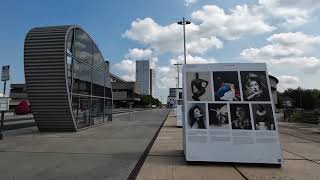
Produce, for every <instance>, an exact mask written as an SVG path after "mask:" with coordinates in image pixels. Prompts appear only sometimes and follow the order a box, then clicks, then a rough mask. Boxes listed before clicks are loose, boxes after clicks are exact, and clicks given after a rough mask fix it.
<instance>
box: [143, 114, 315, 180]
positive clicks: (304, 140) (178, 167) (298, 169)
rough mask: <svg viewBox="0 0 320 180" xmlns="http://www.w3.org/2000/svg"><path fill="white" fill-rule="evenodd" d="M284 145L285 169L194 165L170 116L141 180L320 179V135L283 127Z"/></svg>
mask: <svg viewBox="0 0 320 180" xmlns="http://www.w3.org/2000/svg"><path fill="white" fill-rule="evenodd" d="M279 126H280V141H281V146H282V152H283V156H284V164H283V166H282V167H281V168H275V167H255V166H244V165H221V164H214V163H207V164H204V165H191V164H187V163H186V162H185V158H184V155H183V148H182V128H177V127H176V120H175V117H172V116H171V115H169V116H168V118H167V120H166V122H165V124H164V126H163V127H162V129H161V131H160V133H159V136H158V137H157V139H156V141H155V143H154V145H153V147H152V149H151V151H150V153H149V155H148V156H147V158H146V161H145V163H144V164H143V167H142V168H141V170H140V173H139V176H138V177H137V179H139V180H156V179H157V180H160V179H161V180H180V179H181V180H187V179H192V180H200V179H201V180H214V179H218V180H220V179H224V180H238V179H250V180H251V179H254V180H255V179H256V180H264V179H272V180H275V179H279V180H280V179H281V180H319V179H320V133H317V132H314V131H316V130H315V129H317V127H314V126H313V128H312V130H311V129H308V128H306V127H305V126H304V127H303V128H302V129H301V127H300V126H299V127H297V126H293V125H292V124H291V125H290V126H289V125H288V124H285V123H280V125H279Z"/></svg>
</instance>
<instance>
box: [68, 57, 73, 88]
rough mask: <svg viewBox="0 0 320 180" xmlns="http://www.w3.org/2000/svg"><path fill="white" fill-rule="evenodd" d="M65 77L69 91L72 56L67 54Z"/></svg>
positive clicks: (70, 86)
mask: <svg viewBox="0 0 320 180" xmlns="http://www.w3.org/2000/svg"><path fill="white" fill-rule="evenodd" d="M67 77H68V88H69V92H71V90H72V57H69V56H67Z"/></svg>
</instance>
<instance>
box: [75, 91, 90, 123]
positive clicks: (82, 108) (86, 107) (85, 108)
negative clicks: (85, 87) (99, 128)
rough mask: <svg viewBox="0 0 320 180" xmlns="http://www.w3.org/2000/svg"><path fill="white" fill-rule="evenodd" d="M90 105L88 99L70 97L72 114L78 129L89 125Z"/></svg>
mask: <svg viewBox="0 0 320 180" xmlns="http://www.w3.org/2000/svg"><path fill="white" fill-rule="evenodd" d="M90 104H91V103H90V97H83V96H77V95H73V96H72V112H73V116H74V118H75V121H76V123H77V126H78V128H82V127H86V126H89V125H91V123H90Z"/></svg>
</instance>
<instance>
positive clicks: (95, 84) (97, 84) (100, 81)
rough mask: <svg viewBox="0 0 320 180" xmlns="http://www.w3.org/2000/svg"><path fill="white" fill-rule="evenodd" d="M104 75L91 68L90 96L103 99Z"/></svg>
mask: <svg viewBox="0 0 320 180" xmlns="http://www.w3.org/2000/svg"><path fill="white" fill-rule="evenodd" d="M103 90H104V73H103V72H102V71H98V70H96V69H94V68H92V95H93V96H101V97H104V92H103Z"/></svg>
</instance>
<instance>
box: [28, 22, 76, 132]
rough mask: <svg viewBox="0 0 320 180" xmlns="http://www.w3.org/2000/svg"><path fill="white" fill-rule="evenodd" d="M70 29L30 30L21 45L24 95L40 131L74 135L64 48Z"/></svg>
mask: <svg viewBox="0 0 320 180" xmlns="http://www.w3.org/2000/svg"><path fill="white" fill-rule="evenodd" d="M71 28H73V26H55V27H40V28H33V29H32V30H31V31H29V32H28V34H27V36H26V39H25V44H24V69H25V80H26V85H27V92H28V96H29V100H30V104H31V108H32V111H33V115H34V119H35V121H36V124H37V126H38V128H39V130H40V131H76V130H77V128H76V126H75V123H74V120H73V117H72V114H71V111H70V102H69V98H68V93H67V81H66V72H65V71H66V67H65V66H66V62H65V59H66V57H65V53H66V52H65V44H66V36H67V32H68V30H69V29H71Z"/></svg>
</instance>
